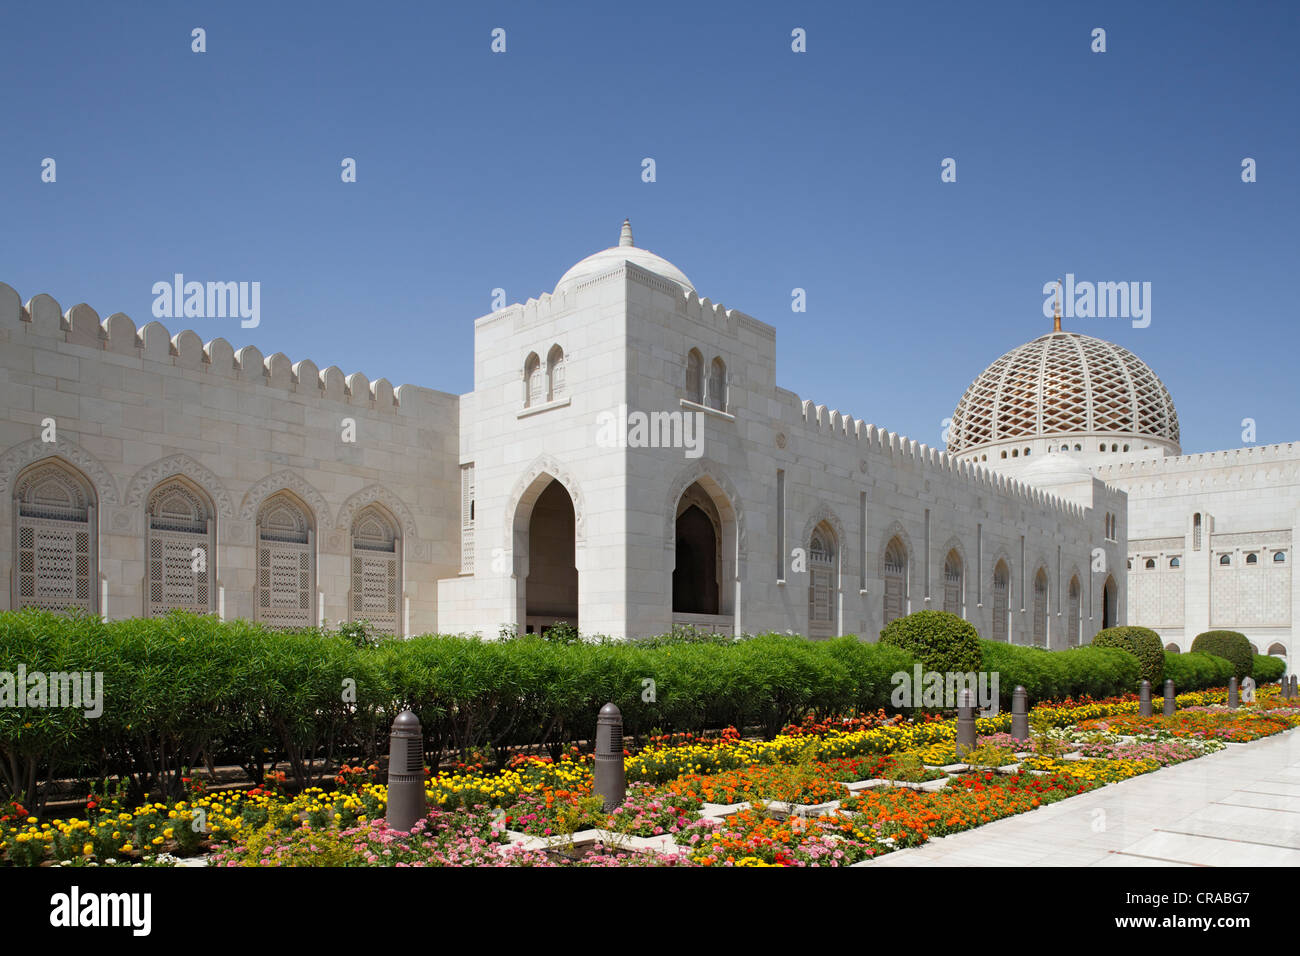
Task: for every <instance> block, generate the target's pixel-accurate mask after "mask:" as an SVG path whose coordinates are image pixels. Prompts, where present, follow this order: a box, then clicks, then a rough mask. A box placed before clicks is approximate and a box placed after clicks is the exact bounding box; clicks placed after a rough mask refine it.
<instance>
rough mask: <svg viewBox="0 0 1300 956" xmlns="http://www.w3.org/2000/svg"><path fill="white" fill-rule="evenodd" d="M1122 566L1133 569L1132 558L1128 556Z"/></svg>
mask: <svg viewBox="0 0 1300 956" xmlns="http://www.w3.org/2000/svg"><path fill="white" fill-rule="evenodd" d="M1124 567H1125V568H1126V569H1127V570H1129V571H1132V570H1133V559H1132V558H1129V559H1128V560H1127V561H1125V562H1124Z"/></svg>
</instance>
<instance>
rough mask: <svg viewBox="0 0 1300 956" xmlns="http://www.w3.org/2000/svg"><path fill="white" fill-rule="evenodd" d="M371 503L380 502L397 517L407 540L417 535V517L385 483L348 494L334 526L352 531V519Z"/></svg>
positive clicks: (345, 530)
mask: <svg viewBox="0 0 1300 956" xmlns="http://www.w3.org/2000/svg"><path fill="white" fill-rule="evenodd" d="M371 504H380V505H383V506H384V507H385V508H387V509H388V511H389V513H390V514H392V516H393V517H394V518H396V519H397V522H398V524H399V525H400V526H401V528H402V535H403V536H404V537H406V538H407V540H412V539H414V538H415V537H416V536H417V535H416V531H415V517H414V515H412V514H411V510H410V509H409V508H407V507H406V504H405V503H404V502H403V501H402V499H401V498H399V497H397V495H395V494H393V493H392V492H391V491H389V490H388V489H387V488H385V487H384V486H383V485H378V484H375V485H366V487H364V488H362V489H361V490H360V491H355V492H353V493H352V494H351V495H350V496H348V500H347V501H345V502H343V506H342V507H341V508H339V513H338V517H337V518H335V519H334V527H335V528H337V529H338V530H339V531H343V532H350V531H351V530H352V520H353V519H354V518H355V517H356V516H357V514H358V513H359V512H360V511H361V510H362V509H363V508H365V507H366V506H367V505H371Z"/></svg>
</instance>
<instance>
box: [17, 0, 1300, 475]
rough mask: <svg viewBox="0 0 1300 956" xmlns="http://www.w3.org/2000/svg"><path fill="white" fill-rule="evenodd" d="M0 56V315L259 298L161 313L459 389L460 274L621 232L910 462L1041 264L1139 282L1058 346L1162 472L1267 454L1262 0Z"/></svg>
mask: <svg viewBox="0 0 1300 956" xmlns="http://www.w3.org/2000/svg"><path fill="white" fill-rule="evenodd" d="M196 26H199V27H203V28H204V29H205V30H206V31H207V52H206V53H203V54H196V53H193V52H191V49H190V44H191V39H190V31H191V29H192V28H194V27H196ZM495 27H502V28H504V29H505V30H506V42H507V52H506V53H505V54H493V53H492V52H491V51H490V49H489V45H490V42H491V36H490V33H491V31H492V29H493V28H495ZM795 27H802V28H804V29H805V30H806V31H807V37H808V39H807V46H808V52H807V53H804V54H795V53H792V52H791V49H790V42H791V41H790V32H791V30H792V29H793V28H795ZM1095 27H1102V28H1104V29H1105V30H1106V43H1107V52H1105V53H1102V54H1099V53H1093V52H1091V50H1090V45H1091V31H1092V30H1093V28H1095ZM0 36H4V37H5V38H6V40H7V42H6V43H5V50H6V57H5V59H6V70H5V80H4V83H3V85H0V124H2V127H0V128H3V129H4V130H5V136H4V137H3V144H0V222H2V223H3V228H0V280H2V281H5V282H8V283H9V284H10V285H12V286H14V287H15V288H16V289H17V290H18V291H19V293H20V294H21V295H22V297H23V299H24V300H26V299H28V298H30V297H31V296H32V295H34V294H36V293H38V292H49V293H50V294H52V295H53V296H54V297H55V298H56V299H58V300H59V302H60V303H61V304H62V305H63V307H64V308H65V309H66V308H67V307H69V306H71V305H73V304H75V303H77V302H81V301H85V302H89V303H90V304H91V305H92V306H93V307H94V308H95V309H96V310H97V311H98V312H99V314H100V315H101V316H107V315H109V314H110V313H112V312H115V311H123V312H126V313H128V314H129V315H131V316H132V317H133V318H134V319H135V320H136V322H137V323H138V324H140V325H143V324H144V323H145V322H146V321H149V320H150V319H151V318H152V315H151V306H152V302H153V295H152V293H151V289H152V286H153V284H154V283H155V282H158V281H160V280H169V279H170V278H171V276H172V275H173V273H175V272H182V273H184V274H185V275H186V276H187V277H188V278H191V279H199V280H202V281H206V280H223V281H225V280H233V281H240V280H243V281H259V282H260V283H261V285H262V303H261V310H262V318H261V325H260V327H259V328H257V329H241V328H240V327H239V322H238V320H237V319H199V320H188V321H185V320H167V324H168V327H169V328H170V329H171V330H172V332H176V331H178V330H179V329H180V328H181V327H183V326H185V325H192V326H195V327H196V329H197V331H198V332H199V334H200V335H201V336H202V337H203V338H204V339H205V340H206V339H209V338H212V337H215V336H218V335H220V336H223V337H225V338H226V339H227V340H228V341H230V342H231V343H232V344H233V345H234V346H235V347H236V348H238V347H240V346H241V345H245V344H253V345H256V346H258V348H260V349H261V350H262V352H263V353H264V354H267V355H269V354H271V353H272V352H276V351H283V352H285V353H286V354H288V355H289V357H290V358H291V359H293V360H295V361H296V360H298V359H300V358H310V359H312V360H313V361H315V362H317V364H318V365H320V366H321V367H324V366H326V365H330V364H336V365H338V366H340V367H341V368H342V369H343V370H344V372H345V373H350V372H353V371H361V372H364V373H365V374H366V375H368V376H369V377H370V378H372V379H374V378H377V377H379V376H381V375H382V376H384V377H387V378H388V379H389V380H390V381H392V382H393V384H394V385H397V384H401V383H403V382H414V383H417V384H420V385H427V386H429V387H433V388H439V389H442V390H445V391H449V392H458V393H459V392H465V391H468V390H469V389H470V388H471V385H472V375H473V366H472V335H473V324H472V320H473V319H474V318H475V317H477V316H479V315H482V314H484V313H486V312H488V311H490V307H491V301H490V299H491V290H492V289H493V288H496V287H498V286H499V287H503V288H504V289H505V290H506V293H507V297H508V299H509V300H510V301H523V300H525V299H527V298H528V297H529V296H535V295H538V294H540V293H541V292H545V291H549V290H550V289H551V288H552V287H553V286H554V284H555V281H556V280H557V279H558V278H559V276H560V275H561V274H562V273H563V272H564V271H565V269H567V268H568V267H569V266H570V265H571V264H572V263H574V262H575V261H577V260H578V259H580V258H582V257H583V256H585V255H587V254H589V253H591V252H594V251H596V250H598V249H601V248H604V247H606V246H609V245H612V244H613V243H614V242H615V240H616V238H617V234H618V227H619V224H620V223H621V221H622V219H623V217H624V216H630V217H631V219H632V224H633V227H634V230H635V233H636V239H637V244H638V245H642V246H645V247H647V248H649V249H651V250H653V251H655V252H657V253H659V254H660V255H663V256H665V257H666V258H668V259H670V260H672V261H673V262H674V263H675V264H676V265H677V266H678V267H680V268H681V269H682V270H683V271H685V272H686V274H687V275H688V276H690V277H691V279H692V281H693V282H694V284H695V286H696V288H697V289H698V290H699V291H700V294H701V295H704V296H708V297H710V298H711V299H713V300H714V301H719V302H722V303H723V304H724V305H726V306H728V307H731V308H737V309H740V310H742V311H744V312H747V313H749V314H751V315H753V316H755V317H757V318H759V319H762V320H763V321H765V322H768V323H770V324H772V325H774V326H775V327H776V329H777V356H778V358H777V361H778V365H777V381H778V383H779V384H781V385H782V386H784V387H786V388H789V389H792V390H794V391H796V392H798V393H799V394H800V395H802V396H803V397H805V398H812V399H814V400H815V401H817V402H819V403H823V402H824V403H825V404H827V405H828V406H830V407H833V408H839V409H841V410H843V411H845V412H848V413H851V414H853V415H855V416H858V417H861V418H865V419H867V420H869V421H873V422H876V423H879V424H881V425H884V426H885V427H888V428H890V429H892V430H896V431H901V432H903V433H905V434H907V435H909V436H911V437H913V438H916V439H918V440H920V441H925V442H927V443H930V444H938V443H939V442H940V437H939V436H940V430H941V427H942V426H941V422H942V420H943V419H944V418H945V417H947V416H948V415H950V414H951V412H952V409H953V407H954V405H955V404H956V402H957V400H958V399H959V398H960V396H961V394H962V392H963V390H964V389H965V387H966V386H967V384H968V383H969V382H970V381H971V379H972V378H974V377H975V376H976V375H977V374H978V373H979V372H980V371H981V370H982V369H983V368H984V366H985V365H987V364H988V363H989V362H991V361H992V360H993V359H995V358H996V357H997V356H998V355H1000V354H1002V353H1003V352H1005V351H1006V350H1008V349H1010V348H1012V347H1014V346H1015V345H1018V344H1020V343H1021V342H1024V341H1027V340H1029V339H1031V338H1034V337H1036V336H1037V335H1040V334H1042V333H1043V332H1045V331H1048V330H1049V329H1050V325H1051V323H1050V320H1047V319H1044V318H1043V314H1042V307H1043V298H1044V297H1043V294H1042V286H1043V283H1044V282H1046V281H1048V280H1050V279H1052V278H1054V277H1058V276H1062V275H1064V274H1065V273H1067V272H1070V273H1073V274H1074V275H1075V276H1076V277H1077V278H1078V279H1079V280H1089V281H1139V282H1150V283H1151V284H1152V302H1151V324H1150V326H1149V327H1147V328H1142V329H1137V328H1133V327H1132V326H1131V323H1130V322H1129V321H1128V320H1125V319H1116V318H1109V319H1097V318H1094V319H1076V320H1074V321H1073V322H1070V321H1067V323H1066V327H1067V328H1074V329H1077V330H1078V331H1082V332H1085V333H1087V334H1090V335H1097V336H1099V337H1102V338H1106V339H1109V340H1111V341H1114V342H1117V343H1119V344H1121V345H1123V346H1125V347H1127V348H1129V349H1132V350H1133V351H1134V352H1136V353H1137V354H1138V355H1140V356H1141V357H1142V358H1144V359H1145V360H1146V361H1147V362H1148V363H1149V364H1150V365H1151V366H1152V368H1154V369H1155V371H1156V372H1157V374H1159V375H1160V376H1161V377H1162V378H1163V379H1164V381H1165V383H1166V384H1167V385H1168V386H1169V388H1170V390H1171V392H1172V393H1173V396H1174V400H1175V402H1176V404H1177V407H1178V411H1179V417H1180V419H1181V423H1182V431H1183V447H1184V450H1185V451H1189V452H1191V451H1205V450H1210V449H1217V448H1227V447H1236V446H1238V445H1240V444H1242V441H1241V420H1242V419H1243V418H1247V417H1250V418H1254V419H1255V420H1256V421H1257V423H1258V435H1257V439H1258V441H1259V442H1261V443H1263V442H1275V441H1289V440H1295V439H1300V422H1297V416H1296V411H1297V409H1300V377H1297V376H1296V375H1295V374H1294V371H1293V369H1294V358H1293V356H1294V355H1295V354H1296V352H1297V350H1298V348H1297V347H1298V346H1300V332H1298V331H1297V328H1296V321H1295V305H1294V300H1293V299H1291V298H1290V296H1289V294H1288V293H1287V292H1286V290H1287V289H1288V288H1289V287H1290V286H1291V285H1292V284H1293V283H1294V279H1295V276H1296V273H1297V272H1298V271H1300V269H1298V268H1297V267H1298V266H1300V255H1298V251H1300V241H1298V240H1297V231H1296V223H1297V221H1298V220H1300V216H1298V215H1297V213H1300V189H1297V186H1296V183H1297V156H1298V155H1300V134H1298V133H1297V123H1296V118H1297V117H1300V78H1298V77H1297V65H1296V58H1295V50H1296V48H1297V46H1298V45H1300V5H1297V4H1294V3H1274V4H1255V3H1233V4H1229V3H1218V4H1206V3H1189V2H1179V3H1143V4H1129V3H1101V4H1098V3H1089V4H1061V3H1052V4H1041V3H1014V4H1013V3H984V4H971V3H966V2H961V3H906V4H888V5H886V4H861V5H857V4H855V5H848V4H838V3H837V4H806V3H799V4H795V3H788V4H770V3H757V2H737V3H708V4H701V3H692V4H677V3H672V2H658V3H655V4H650V5H644V6H642V5H625V4H614V3H609V2H602V3H589V4H577V3H571V4H563V3H548V4H538V3H535V2H517V3H485V4H459V5H452V4H436V5H435V4H427V3H410V4H400V3H375V4H346V5H343V4H334V3H330V2H322V3H317V4H313V5H310V6H309V5H305V4H304V5H293V6H291V5H288V4H264V3H263V4H254V3H237V2H222V3H215V2H200V3H185V4H161V3H160V4H147V5H146V4H113V5H105V4H89V3H86V4H70V3H58V2H49V3H42V4H39V5H36V4H9V5H6V7H5V8H4V10H3V12H0ZM647 156H649V157H653V158H654V159H655V161H656V164H657V182H655V183H651V184H647V183H643V182H642V181H641V160H642V159H643V158H644V157H647ZM45 157H53V158H55V160H56V161H57V164H58V165H57V174H58V180H57V182H56V183H52V184H51V183H42V182H41V179H40V173H41V162H42V160H43V159H44V158H45ZM343 157H354V158H355V159H356V161H357V172H358V181H357V182H356V183H354V184H344V183H342V182H341V181H340V175H339V173H340V162H341V160H342V159H343ZM945 157H952V158H954V159H956V161H957V182H956V183H941V182H940V176H939V174H940V162H941V160H943V159H944V158H945ZM1244 157H1252V158H1254V159H1255V160H1256V162H1257V163H1258V182H1256V183H1253V184H1245V183H1243V182H1242V181H1241V162H1242V159H1243V158H1244ZM795 287H800V288H804V289H806V290H807V304H808V311H807V313H806V314H805V315H795V314H793V313H792V312H791V308H790V301H791V289H793V288H795Z"/></svg>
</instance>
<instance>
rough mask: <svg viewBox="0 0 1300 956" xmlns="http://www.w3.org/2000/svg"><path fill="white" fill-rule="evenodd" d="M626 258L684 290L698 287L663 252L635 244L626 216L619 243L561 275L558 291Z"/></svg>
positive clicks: (604, 270) (592, 277)
mask: <svg viewBox="0 0 1300 956" xmlns="http://www.w3.org/2000/svg"><path fill="white" fill-rule="evenodd" d="M623 262H631V263H635V264H636V265H638V266H640V267H641V268H642V269H646V270H647V271H649V272H653V273H654V274H655V275H658V276H662V277H663V278H665V279H668V280H669V281H670V282H675V283H677V285H678V286H680V287H681V289H682V291H683V292H694V291H695V286H693V285H691V280H690V279H688V278H686V273H684V272H682V270H681V269H678V268H677V267H676V266H675V265H673V264H672V263H671V262H669V261H668V260H667V259H665V258H663V257H662V256H657V255H655V254H654V253H653V252H651V251H650V250H649V249H638V248H637V247H636V246H635V245H633V243H632V224H631V223H630V222H628V221H627V220H626V219H624V220H623V230H622V232H621V233H620V235H619V238H618V245H616V246H611V247H610V248H608V249H602V250H601V251H600V252H597V253H594V254H593V255H590V256H587V258H585V259H583V260H582V261H581V262H579V263H577V264H575V265H574V266H573V268H571V269H570V270H569V271H568V272H566V273H565V274H564V275H562V276H560V281H559V282H557V283H556V284H555V294H556V295H559V293H560V292H562V291H564V290H566V289H570V288H572V287H574V286H576V285H578V284H579V283H581V282H584V281H586V280H587V279H594V278H595V277H596V276H598V275H601V274H602V273H605V272H608V271H609V270H610V269H613V268H614V267H615V266H617V265H619V264H621V263H623Z"/></svg>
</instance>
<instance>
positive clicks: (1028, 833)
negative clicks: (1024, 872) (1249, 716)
mask: <svg viewBox="0 0 1300 956" xmlns="http://www.w3.org/2000/svg"><path fill="white" fill-rule="evenodd" d="M857 865H858V866H1300V728H1298V729H1295V730H1289V731H1286V732H1284V733H1281V734H1278V735H1276V736H1273V737H1268V738H1266V739H1264V740H1257V741H1254V742H1252V743H1249V744H1229V745H1228V747H1227V749H1226V750H1223V751H1220V752H1218V753H1214V754H1210V755H1208V756H1205V757H1200V758H1198V759H1196V760H1189V761H1187V762H1186V763H1182V764H1176V765H1175V766H1172V767H1167V768H1165V769H1163V770H1157V771H1155V772H1153V773H1149V774H1145V775H1143V776H1141V777H1135V778H1133V779H1132V780H1125V781H1123V782H1121V783H1116V784H1110V785H1109V786H1106V787H1102V788H1101V789H1099V790H1095V791H1092V792H1091V793H1086V794H1084V795H1082V796H1078V797H1071V798H1070V799H1068V800H1063V801H1061V802H1060V803H1054V804H1050V805H1048V806H1045V807H1039V808H1038V809H1037V810H1033V811H1031V812H1029V813H1023V814H1020V815H1019V816H1014V817H1008V818H1006V819H1004V820H998V821H996V822H994V823H990V824H987V825H985V826H982V827H978V828H977V829H974V830H967V831H965V832H962V833H955V834H953V835H951V836H947V837H942V838H940V839H937V840H931V841H930V842H929V843H927V844H925V845H924V846H920V847H915V848H913V849H908V850H900V851H898V852H896V853H890V854H888V855H887V856H884V857H881V858H880V859H879V860H875V861H872V862H869V863H860V864H857Z"/></svg>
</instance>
